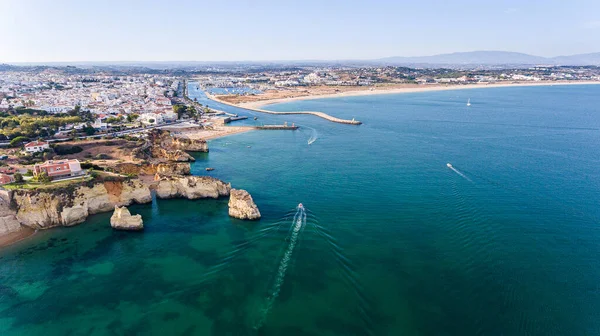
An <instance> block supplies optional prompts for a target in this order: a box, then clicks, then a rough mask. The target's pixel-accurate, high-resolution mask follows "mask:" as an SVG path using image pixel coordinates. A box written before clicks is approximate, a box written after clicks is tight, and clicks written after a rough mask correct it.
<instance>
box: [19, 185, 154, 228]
mask: <svg viewBox="0 0 600 336" xmlns="http://www.w3.org/2000/svg"><path fill="white" fill-rule="evenodd" d="M151 201H152V196H151V194H150V189H149V188H148V186H146V185H144V184H143V183H141V182H140V181H137V180H132V181H110V182H109V181H105V182H99V183H97V184H94V185H93V186H79V187H76V188H75V189H73V190H60V191H48V192H45V191H26V190H21V191H16V192H15V193H14V194H13V200H12V202H13V204H14V207H15V209H16V218H17V220H18V221H19V222H20V223H21V224H23V225H26V226H29V227H31V228H34V229H47V228H51V227H55V226H71V225H75V224H79V223H81V222H83V221H85V219H86V218H87V217H88V216H89V215H91V214H96V213H100V212H107V211H110V210H112V209H113V208H114V207H115V206H116V205H118V206H123V205H130V204H132V203H149V202H151Z"/></svg>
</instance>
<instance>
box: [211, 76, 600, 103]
mask: <svg viewBox="0 0 600 336" xmlns="http://www.w3.org/2000/svg"><path fill="white" fill-rule="evenodd" d="M583 84H600V82H598V81H576V82H574V81H568V82H566V81H564V82H535V83H529V82H528V83H501V84H467V85H419V86H411V87H403V88H385V87H383V88H373V90H356V91H346V92H340V93H334V94H318V95H303V96H298V97H288V98H277V99H265V100H257V101H253V102H246V103H239V104H231V103H229V105H234V106H239V107H245V108H250V109H260V108H263V107H265V106H267V105H271V104H278V103H287V102H291V101H298V100H311V99H325V98H339V97H356V96H371V95H381V94H399V93H413V92H428V91H446V90H466V89H482V88H499V87H520V86H552V85H583ZM211 98H212V99H215V100H217V101H220V102H223V103H226V104H227V102H225V101H223V99H220V98H222V97H211Z"/></svg>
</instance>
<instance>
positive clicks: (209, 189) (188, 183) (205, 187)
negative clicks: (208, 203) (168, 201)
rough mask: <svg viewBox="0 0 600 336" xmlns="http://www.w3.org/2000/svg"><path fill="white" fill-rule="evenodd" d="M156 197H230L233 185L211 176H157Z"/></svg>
mask: <svg viewBox="0 0 600 336" xmlns="http://www.w3.org/2000/svg"><path fill="white" fill-rule="evenodd" d="M155 181H156V197H158V198H178V197H183V198H187V199H199V198H219V197H220V196H228V195H229V190H231V184H229V183H225V182H223V181H221V180H219V179H216V178H214V177H210V176H164V175H160V174H157V175H156V176H155Z"/></svg>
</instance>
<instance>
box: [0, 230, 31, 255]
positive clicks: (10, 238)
mask: <svg viewBox="0 0 600 336" xmlns="http://www.w3.org/2000/svg"><path fill="white" fill-rule="evenodd" d="M36 233H37V231H36V230H34V229H32V228H29V227H27V226H21V229H20V230H19V231H15V232H10V233H7V234H3V235H0V250H1V249H3V248H5V247H8V246H10V245H14V244H16V243H18V242H20V241H23V240H25V239H29V238H31V237H33V236H34V235H35V234H36Z"/></svg>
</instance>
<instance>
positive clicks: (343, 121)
mask: <svg viewBox="0 0 600 336" xmlns="http://www.w3.org/2000/svg"><path fill="white" fill-rule="evenodd" d="M204 94H205V95H206V97H207V98H208V99H210V100H213V101H216V102H219V103H221V104H225V105H229V106H233V107H237V108H242V109H246V110H250V111H255V112H259V113H267V114H275V115H293V114H310V115H314V116H317V117H319V118H323V119H325V120H329V121H331V122H335V123H339V124H348V125H361V124H362V122H361V121H358V120H354V118H352V120H347V119H341V118H336V117H334V116H331V115H329V114H327V113H324V112H319V111H295V112H276V111H271V110H265V109H262V108H258V107H248V106H242V105H236V104H233V103H230V102H227V101H224V100H221V99H219V98H217V97H215V96H214V95H212V94H210V93H208V92H207V91H204Z"/></svg>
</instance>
